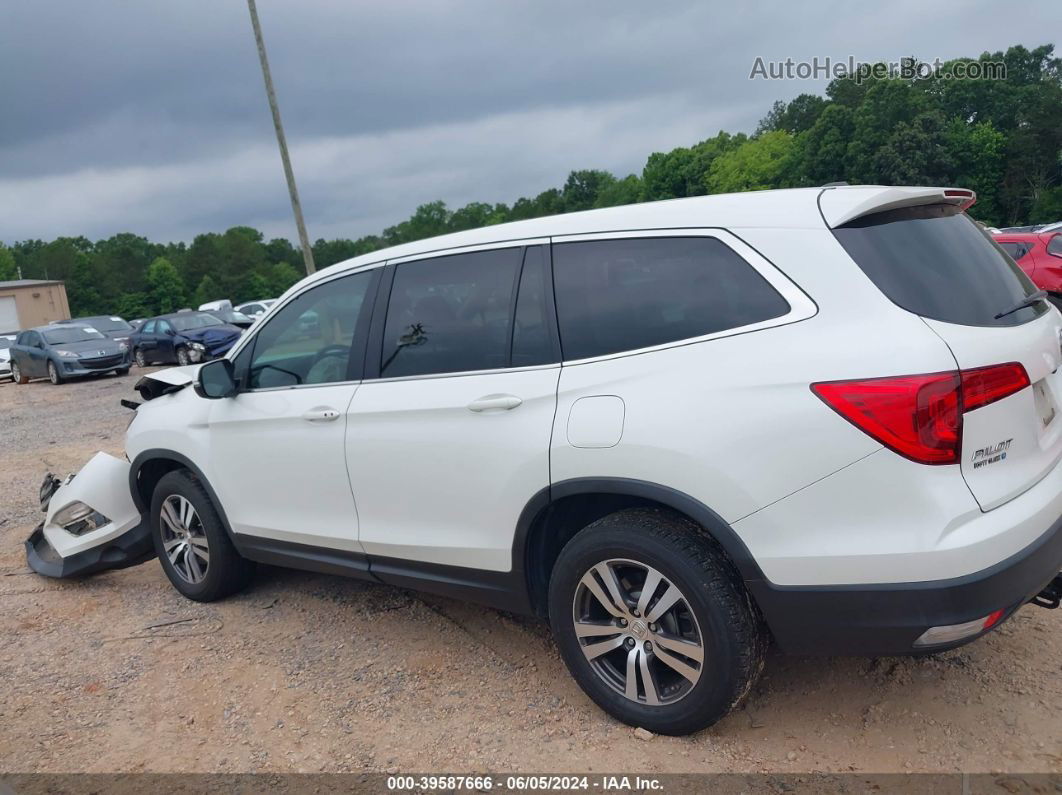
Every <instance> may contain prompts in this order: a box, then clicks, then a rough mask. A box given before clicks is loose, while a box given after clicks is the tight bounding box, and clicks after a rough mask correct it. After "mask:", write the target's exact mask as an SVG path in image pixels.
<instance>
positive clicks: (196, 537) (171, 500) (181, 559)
mask: <svg viewBox="0 0 1062 795" xmlns="http://www.w3.org/2000/svg"><path fill="white" fill-rule="evenodd" d="M160 518H161V520H162V522H161V529H162V548H163V550H165V552H166V557H167V558H169V561H170V563H171V564H172V565H173V569H174V571H176V572H177V574H178V576H179V577H180V578H181V579H183V580H184V581H185V582H189V583H192V584H193V585H194V584H196V583H200V582H202V581H203V578H204V577H206V573H207V569H208V568H209V566H210V544H209V543H208V542H207V537H206V532H205V531H204V529H203V522H202V520H200V518H199V514H198V513H196V510H195V507H194V506H193V505H192V503H191V502H190V501H189V500H188V499H186V498H185V497H182V496H181V495H180V494H171V495H170V496H169V497H167V498H166V499H165V500H163V502H162V512H161V515H160Z"/></svg>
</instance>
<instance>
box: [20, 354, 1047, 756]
mask: <svg viewBox="0 0 1062 795" xmlns="http://www.w3.org/2000/svg"><path fill="white" fill-rule="evenodd" d="M137 377H138V373H137V371H136V370H135V369H134V371H133V373H132V374H130V375H129V376H127V377H125V378H106V379H103V380H99V381H92V382H83V383H75V384H68V385H64V386H60V387H54V386H52V385H50V384H48V383H46V382H34V383H32V384H30V385H28V386H14V385H12V384H10V383H6V384H3V385H0V417H2V418H3V425H2V432H0V452H2V456H0V494H2V495H3V496H2V498H0V771H4V772H30V771H48V772H75V771H88V772H112V771H154V772H167V771H190V772H215V771H217V772H237V771H239V772H243V771H267V770H268V771H278V772H280V771H285V772H286V771H313V772H316V771H328V772H343V771H391V772H397V771H401V772H439V771H452V772H470V771H488V770H493V771H524V772H526V771H550V772H559V771H567V772H595V771H596V772H602V771H612V772H615V771H623V772H627V773H638V772H646V773H649V772H655V773H663V772H706V771H739V772H757V771H783V772H796V771H812V770H821V771H837V772H843V771H849V770H853V771H861V772H886V771H898V772H907V771H941V772H946V771H958V770H962V771H971V772H972V771H981V772H994V771H1004V772H1034V771H1035V772H1059V771H1062V635H1060V629H1062V623H1060V622H1062V615H1060V613H1062V611H1057V612H1051V611H1047V610H1041V609H1038V608H1033V607H1027V608H1025V609H1023V610H1022V611H1020V613H1019V614H1018V615H1017V616H1016V617H1015V618H1014V619H1013V620H1011V621H1010V622H1009V623H1007V624H1006V625H1004V626H1003V627H1002V628H1001V629H1000V630H999V631H998V632H995V633H993V634H992V635H990V636H989V637H988V638H986V639H984V640H982V641H980V642H978V643H975V644H973V645H972V646H967V647H965V648H963V649H959V650H956V651H953V652H949V653H946V654H943V655H940V656H939V657H936V658H927V659H891V658H890V659H874V660H862V659H802V658H785V657H781V656H779V655H777V654H772V655H771V657H770V658H769V659H768V663H767V669H766V672H765V675H764V677H763V679H762V680H761V681H760V683H759V685H758V686H757V687H756V689H755V690H754V691H753V693H752V696H751V698H750V699H749V700H748V702H747V704H746V705H745V707H744V708H743V709H741V710H740V711H738V712H737V713H735V714H733V715H731V716H730V717H729V718H727V719H726V720H724V721H723V722H722V723H720V724H718V725H717V726H715V727H714V728H712V729H710V730H708V731H705V732H701V733H700V734H698V735H696V736H693V737H688V738H682V739H673V738H667V737H655V738H652V739H649V740H642V739H639V738H637V737H635V736H634V735H633V733H632V731H631V729H629V728H628V727H626V726H623V725H621V724H619V723H617V722H615V721H613V720H612V719H610V718H608V717H606V716H605V715H604V714H603V713H601V712H600V711H599V710H598V709H597V708H596V707H595V706H594V705H593V704H591V703H590V701H589V700H588V699H586V698H585V697H584V696H583V695H582V694H581V692H580V691H579V690H578V688H577V687H576V686H575V684H574V683H573V682H572V680H571V679H570V678H569V677H568V674H567V672H566V671H565V669H564V667H563V664H562V663H561V660H560V658H559V657H558V655H557V653H556V650H555V649H554V646H553V643H552V641H551V640H550V636H549V633H548V632H547V631H546V628H545V626H543V625H542V624H540V623H538V622H535V621H532V620H529V619H524V618H519V617H513V616H510V615H507V614H504V613H499V612H494V611H491V610H489V609H484V608H480V607H475V606H468V605H463V604H459V603H456V602H452V601H448V600H445V599H441V598H436V597H421V596H416V595H413V594H411V593H407V592H404V591H400V590H396V589H392V588H386V587H382V586H373V585H368V584H363V583H360V582H355V581H351V580H344V579H339V578H334V577H328V576H323V575H316V574H306V573H302V572H294V571H284V570H278V569H270V568H265V567H263V568H261V569H260V570H259V574H258V577H257V579H256V582H255V584H254V586H253V587H252V588H251V589H250V590H248V591H247V592H246V593H244V594H241V595H239V596H237V597H235V598H232V599H229V600H228V601H225V602H220V603H216V604H211V605H200V604H196V603H194V602H190V601H186V600H184V599H183V598H181V597H180V596H178V595H177V593H176V592H175V591H174V590H172V588H171V587H170V585H169V583H168V582H167V581H166V579H165V577H164V576H163V574H162V570H161V569H160V567H159V566H158V564H157V563H156V562H154V561H152V562H149V563H147V564H144V565H142V566H139V567H136V568H132V569H126V570H124V571H118V572H109V573H106V574H102V575H99V576H96V577H94V578H91V579H89V580H86V581H75V582H57V581H50V580H46V579H43V578H40V577H38V576H36V575H34V574H32V573H30V572H29V571H28V570H27V569H26V567H25V560H24V556H23V550H22V541H23V540H24V538H25V537H26V536H27V535H28V534H29V533H30V531H31V529H32V527H33V525H34V524H35V523H36V522H38V521H39V518H40V513H39V511H38V509H37V506H36V501H37V496H36V495H37V487H38V485H39V483H40V479H41V477H42V475H43V472H44V471H45V470H48V469H51V470H53V471H55V472H58V473H64V474H65V473H66V472H69V471H74V470H76V469H78V468H79V467H80V466H81V465H82V464H83V463H84V461H85V460H87V459H88V457H89V456H90V455H91V454H92V453H94V452H95V451H96V450H99V449H102V450H106V451H108V452H111V453H113V454H117V455H120V454H121V451H122V435H123V432H124V429H125V425H126V423H127V422H128V419H129V413H128V411H127V410H126V409H123V408H121V407H120V406H119V405H118V399H119V398H120V397H122V396H126V395H129V396H132V395H131V388H132V385H133V384H134V383H135V380H136V378H137ZM174 622H178V623H174ZM152 626H153V627H154V628H150V627H152Z"/></svg>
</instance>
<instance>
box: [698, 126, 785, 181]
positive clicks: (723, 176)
mask: <svg viewBox="0 0 1062 795" xmlns="http://www.w3.org/2000/svg"><path fill="white" fill-rule="evenodd" d="M798 155H799V152H798V149H797V144H796V139H795V138H794V136H792V135H790V134H789V133H787V132H783V131H781V130H776V131H774V132H769V133H764V134H763V135H760V136H759V137H756V138H750V139H749V140H748V141H746V142H745V143H743V144H742V145H741V146H739V147H738V148H737V149H735V150H734V151H732V152H728V153H727V154H725V155H721V156H720V157H718V158H717V159H716V160H715V162H713V163H712V168H711V170H710V171H709V172H708V178H707V185H708V189H709V192H710V193H734V192H736V191H745V190H765V189H769V188H784V187H789V185H790V184H791V183H792V181H793V171H794V169H795V168H796V166H797V164H798V159H799V158H798Z"/></svg>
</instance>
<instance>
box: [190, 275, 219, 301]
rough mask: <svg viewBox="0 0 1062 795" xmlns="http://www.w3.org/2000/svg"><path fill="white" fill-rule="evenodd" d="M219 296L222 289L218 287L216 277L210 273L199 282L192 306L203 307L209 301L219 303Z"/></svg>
mask: <svg viewBox="0 0 1062 795" xmlns="http://www.w3.org/2000/svg"><path fill="white" fill-rule="evenodd" d="M219 295H221V288H219V287H218V283H217V281H215V279H214V277H213V276H211V275H210V274H209V273H208V274H207V275H206V276H204V277H203V278H202V279H200V280H199V285H198V286H197V287H196V288H195V293H194V294H193V296H192V305H193V306H202V305H203V304H205V303H207V302H209V301H217V300H218V296H219Z"/></svg>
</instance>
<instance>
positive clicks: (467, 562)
mask: <svg viewBox="0 0 1062 795" xmlns="http://www.w3.org/2000/svg"><path fill="white" fill-rule="evenodd" d="M521 273H522V275H521ZM548 278H549V276H548V269H547V262H546V250H545V247H544V246H531V247H529V248H527V249H526V261H525V250H524V248H522V247H520V246H515V247H512V248H506V249H499V250H492V251H480V252H473V253H463V254H456V255H452V256H441V257H433V258H431V259H422V260H418V261H413V262H405V263H400V264H398V265H397V266H396V267H395V270H394V280H393V284H392V285H391V288H390V297H389V300H388V305H387V310H386V320H385V322H384V323H383V344H382V355H381V351H380V349H376V350H375V351H370V354H369V355H370V356H373V355H375V356H376V357H378V359H377V360H376V362H375V363H374V364H375V365H377V366H378V367H379V376H380V377H379V379H374V380H366V381H365V382H364V383H363V384H362V385H361V387H360V388H359V389H358V392H357V394H356V395H354V399H353V400H352V401H351V404H350V410H349V416H348V418H347V468H348V470H349V472H350V480H351V485H352V487H353V490H354V496H355V498H356V499H357V503H358V516H359V520H360V525H361V529H360V539H361V543H362V547H363V548H364V550H365V552H366V554H368V555H369V556H370V558H371V559H372V560H373V564H372V565H373V570H374V571H377V570H378V569H379V571H381V572H383V571H384V570H385V568H386V566H387V561H386V560H380V559H382V558H391V559H396V558H397V559H403V560H408V561H422V562H426V563H431V564H442V565H448V566H464V567H472V568H476V569H483V570H492V571H498V572H506V571H509V570H510V568H511V565H512V545H513V535H514V531H515V528H516V525H517V522H518V520H519V517H520V513H521V510H522V509H523V507H524V505H525V504H526V503H527V502H528V501H529V500H530V499H531V497H532V496H534V495H535V494H536V493H537V492H539V491H541V490H542V489H545V488H546V487H548V485H549V440H550V432H551V428H552V425H553V413H554V408H555V404H556V392H557V380H558V377H559V373H560V365H559V364H558V362H559V355H558V353H557V346H556V333H555V326H553V327H552V328H551V326H552V323H553V321H552V314H551V313H552V309H549V310H548V311H547V300H548V295H549V294H550V293H551V291H550V289H549V287H548V284H549V282H548ZM518 284H519V292H517V285H518ZM514 317H515V323H514V322H513V318H514Z"/></svg>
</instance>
